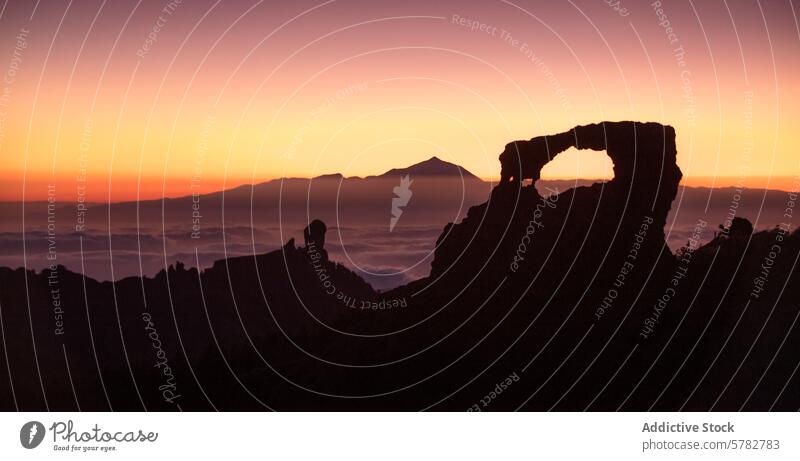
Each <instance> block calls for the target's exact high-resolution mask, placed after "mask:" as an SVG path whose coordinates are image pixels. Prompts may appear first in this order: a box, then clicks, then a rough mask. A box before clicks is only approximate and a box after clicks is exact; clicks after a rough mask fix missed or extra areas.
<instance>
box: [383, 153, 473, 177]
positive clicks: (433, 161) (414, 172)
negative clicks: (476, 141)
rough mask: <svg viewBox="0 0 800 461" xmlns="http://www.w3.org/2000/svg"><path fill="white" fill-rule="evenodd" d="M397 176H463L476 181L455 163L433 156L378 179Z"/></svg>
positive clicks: (394, 170) (387, 173) (396, 169)
mask: <svg viewBox="0 0 800 461" xmlns="http://www.w3.org/2000/svg"><path fill="white" fill-rule="evenodd" d="M398 175H400V176H405V175H410V176H411V177H412V178H413V177H415V176H463V177H464V178H476V179H477V176H475V175H474V174H472V173H470V172H469V171H467V170H466V169H464V168H463V167H461V166H459V165H456V164H455V163H450V162H446V161H444V160H442V159H440V158H439V157H437V156H435V155H434V156H433V157H431V158H429V159H428V160H425V161H422V162H419V163H415V164H413V165H411V166H408V167H405V168H392V169H391V170H389V171H387V172H386V173H383V174H382V175H380V176H379V177H387V176H392V177H393V176H398Z"/></svg>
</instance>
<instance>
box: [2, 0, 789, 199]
mask: <svg viewBox="0 0 800 461" xmlns="http://www.w3.org/2000/svg"><path fill="white" fill-rule="evenodd" d="M76 3H78V2H75V3H73V4H72V6H71V7H70V8H69V9H67V2H59V1H52V2H41V4H40V5H39V6H38V8H37V10H36V11H35V12H33V11H32V5H29V4H27V3H24V2H18V3H15V4H11V5H8V6H7V7H6V8H4V10H3V11H2V15H0V72H2V73H3V79H2V80H0V153H1V154H2V156H3V159H4V167H3V169H2V172H0V200H19V199H22V198H24V199H26V200H37V199H42V198H45V197H46V196H47V186H48V185H50V184H52V185H55V186H56V190H57V194H58V196H59V199H60V200H74V199H75V198H76V196H77V195H78V194H84V196H85V197H86V198H87V199H88V200H92V201H106V200H112V201H117V200H129V199H135V198H137V197H139V198H142V199H144V198H156V197H161V196H162V195H167V196H176V195H184V194H190V193H192V192H209V191H213V190H219V189H221V188H223V187H233V186H236V185H239V184H242V183H249V182H261V181H265V180H269V179H272V178H276V177H280V176H316V175H320V174H326V173H333V172H340V173H342V174H344V175H346V176H354V175H357V176H364V175H369V174H378V173H381V172H383V171H385V170H388V169H390V168H393V167H399V166H407V165H409V164H412V163H415V162H418V161H422V160H425V159H427V158H429V157H431V156H432V155H436V156H438V157H440V158H442V159H445V160H448V161H451V162H454V163H458V164H460V165H462V166H464V167H465V168H467V169H468V170H470V171H472V172H473V173H475V174H477V175H478V176H481V177H484V178H496V177H497V174H498V169H499V165H498V162H497V156H498V155H499V153H500V151H502V149H503V146H504V145H505V144H506V143H507V142H509V141H510V140H514V139H527V138H530V137H533V136H537V135H540V134H546V133H552V132H559V131H563V130H566V129H568V128H570V127H572V126H574V125H576V124H582V123H589V122H596V121H600V120H622V119H636V120H643V121H644V120H647V121H659V122H662V123H667V124H670V125H673V126H674V127H675V128H676V130H677V133H678V151H679V153H678V162H679V165H680V167H681V168H682V170H683V172H684V176H685V183H686V184H689V185H712V184H714V185H718V186H719V185H732V184H736V183H737V182H741V183H742V184H744V185H745V186H748V187H763V186H765V185H767V184H768V185H769V186H770V187H773V188H783V189H789V188H791V185H792V181H793V179H792V178H794V177H796V176H797V175H798V174H800V166H799V164H798V161H799V160H800V156H798V155H797V152H798V147H800V134H799V133H798V130H797V122H798V119H799V118H798V115H799V114H798V110H800V109H798V105H797V104H796V101H798V100H800V88H799V87H798V85H797V82H799V81H800V68H799V67H800V60H798V59H796V58H797V56H800V35H799V34H798V30H797V27H796V24H797V23H796V20H795V18H794V11H793V10H792V9H791V8H790V5H789V3H785V2H762V4H761V6H760V7H759V5H758V4H750V3H749V2H747V3H745V2H728V6H729V8H730V10H727V9H726V8H725V4H722V5H708V4H705V2H694V3H693V4H690V3H686V4H684V3H682V2H680V3H678V2H663V3H666V4H665V5H664V6H663V11H662V12H661V13H660V14H661V15H662V18H659V13H657V12H656V11H655V9H654V8H653V7H652V6H651V4H648V3H635V2H630V1H629V2H623V3H625V4H626V6H627V8H628V10H629V11H628V15H627V16H623V15H620V14H619V13H618V12H616V11H614V10H613V9H612V8H611V7H608V6H607V5H606V4H604V3H603V2H600V1H582V2H575V3H574V5H570V4H569V3H566V4H562V5H561V6H559V7H557V8H556V7H554V6H553V4H552V3H550V2H547V3H543V2H503V1H498V2H481V3H480V4H479V5H463V4H461V2H418V1H408V2H401V4H399V5H384V4H381V5H375V4H373V3H361V2H346V1H341V2H340V1H335V2H330V3H327V4H321V6H320V4H317V3H305V2H292V3H291V4H290V5H284V6H280V7H277V6H275V5H273V4H272V2H263V3H258V2H256V1H253V2H225V3H224V5H217V6H216V7H215V6H214V2H209V1H199V2H191V3H188V2H183V3H181V4H180V5H179V6H178V7H177V8H176V9H174V11H171V12H170V13H165V12H163V11H161V10H162V8H164V5H166V4H167V3H168V2H167V1H165V2H144V3H149V4H148V5H142V6H141V7H140V8H139V9H137V10H135V11H134V5H135V2H114V4H113V5H108V4H106V5H105V7H104V8H103V9H102V10H101V9H100V4H101V2H80V3H79V4H77V5H76ZM32 13H33V15H32V16H31V14H32ZM298 15H299V16H298ZM664 15H666V19H668V20H669V21H670V27H672V31H671V32H672V33H673V34H674V35H672V36H670V35H668V32H667V30H666V29H665V27H664V26H663V25H660V24H659V23H662V24H665V23H664V17H663V16H664ZM159 17H161V19H159ZM293 18H294V19H293ZM462 18H464V19H463V20H461V19H462ZM468 21H471V22H468ZM158 24H161V27H160V29H159V30H158V31H156V32H155V33H154V27H158ZM473 24H475V26H474V27H475V30H473V29H472V27H473ZM481 29H483V30H481ZM492 31H494V33H493V32H492ZM503 31H505V33H503ZM148 34H151V35H150V37H151V38H155V40H154V41H152V43H151V44H150V45H148V42H147V40H148ZM152 34H154V35H152ZM20 37H21V38H20ZM670 40H673V43H670ZM148 46H149V48H148ZM145 48H147V49H146V50H145ZM680 50H682V52H681V51H680ZM607 170H608V161H607V159H606V158H604V157H603V155H602V154H590V153H583V152H582V153H581V154H577V153H567V154H564V155H563V156H561V157H559V159H557V160H556V161H555V162H553V164H551V165H549V166H548V168H547V169H546V171H545V172H544V173H545V174H544V176H545V177H554V178H556V177H557V178H567V177H575V176H580V177H590V178H595V177H602V176H603V175H604V173H605V172H607ZM109 185H110V187H109Z"/></svg>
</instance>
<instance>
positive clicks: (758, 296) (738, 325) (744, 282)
mask: <svg viewBox="0 0 800 461" xmlns="http://www.w3.org/2000/svg"><path fill="white" fill-rule="evenodd" d="M568 147H578V148H581V149H582V148H590V149H595V150H605V151H606V153H607V154H608V155H609V157H611V159H612V161H613V162H614V172H615V178H614V179H613V180H611V181H609V182H606V183H601V184H594V185H592V186H589V187H577V188H573V189H568V190H551V191H549V193H547V194H545V195H544V196H542V195H540V194H539V193H538V192H537V191H536V189H535V188H534V187H532V186H527V187H522V185H521V184H520V181H521V180H522V179H534V180H535V179H537V178H538V175H539V171H540V170H541V168H542V167H543V166H544V165H545V164H546V163H547V161H549V160H550V159H552V158H553V157H554V156H555V155H557V154H558V153H559V152H561V151H563V150H564V149H566V148H568ZM501 167H502V168H501V176H502V181H501V184H499V185H498V186H497V187H496V188H495V190H494V191H493V193H492V195H491V197H490V199H489V200H488V201H487V202H486V203H484V204H481V205H479V206H475V207H473V208H471V209H470V210H469V213H468V215H467V217H466V218H465V219H463V220H462V221H461V222H459V223H450V224H448V225H446V226H445V227H444V229H443V232H442V234H441V236H440V237H439V240H438V242H437V249H436V253H435V259H434V262H433V263H432V267H431V274H430V276H429V277H426V278H424V279H421V280H417V281H415V282H412V283H410V284H408V285H405V286H403V287H400V288H397V289H394V290H392V291H389V292H384V293H378V292H376V291H374V290H373V289H372V288H371V287H370V286H369V285H367V284H366V283H365V282H364V281H363V280H361V279H360V278H359V277H357V276H356V275H355V274H354V273H353V272H351V271H350V270H348V269H347V268H345V267H344V266H342V265H340V264H338V263H336V262H335V261H331V260H329V258H328V256H327V253H326V251H325V248H324V245H325V233H326V231H327V227H326V226H325V224H324V223H322V222H321V221H315V222H312V223H310V224H309V227H308V228H307V229H306V231H305V232H304V236H305V246H303V247H297V246H295V243H294V241H293V240H292V241H289V242H287V244H286V245H285V246H284V247H283V248H282V249H281V250H278V251H275V252H271V253H267V254H260V255H254V256H247V257H239V258H229V259H226V260H220V261H217V263H216V264H214V266H213V267H211V268H208V269H206V270H203V271H202V272H198V271H197V270H196V269H188V270H187V269H186V268H185V267H184V266H183V265H182V264H176V265H175V267H170V268H169V270H166V271H162V272H161V273H159V274H158V275H157V276H156V277H155V278H138V277H132V278H128V279H124V280H120V281H118V282H116V283H98V282H95V281H93V280H91V279H84V278H83V277H82V276H81V275H79V274H75V273H73V272H70V271H68V270H66V268H63V267H57V268H56V270H55V271H49V270H47V271H43V272H41V273H34V272H31V271H25V270H23V269H16V270H12V269H7V268H3V269H0V287H2V292H0V312H2V317H1V318H0V319H1V320H2V327H3V332H4V337H3V343H2V346H3V353H2V354H0V360H2V363H1V364H0V368H3V369H6V370H7V371H8V376H10V379H8V380H6V379H0V399H1V400H0V408H2V409H5V410H13V409H23V410H44V409H50V410H74V409H77V408H78V405H80V408H81V409H82V410H109V409H112V408H113V409H114V410H141V409H143V408H147V409H148V410H177V409H178V406H180V409H183V410H211V409H218V410H257V409H278V410H418V409H433V410H468V409H472V410H481V411H491V410H515V409H521V410H584V409H588V410H617V409H619V410H649V409H653V410H680V409H682V410H739V409H744V410H770V409H771V410H792V411H794V410H797V408H798V407H800V382H799V381H800V376H798V373H797V369H798V363H800V332H798V328H797V318H798V313H800V309H799V308H798V305H797V303H796V300H797V299H798V298H799V296H798V295H800V293H798V291H800V289H799V287H800V283H798V282H799V280H798V277H799V276H800V274H798V270H797V265H796V263H797V259H798V255H800V234H799V233H798V231H796V230H795V231H793V232H790V230H789V227H788V225H787V224H786V223H776V224H780V226H778V227H776V228H775V229H773V230H770V231H766V232H764V231H762V232H755V233H753V231H752V225H751V224H750V223H749V222H746V221H744V220H737V221H735V222H734V225H732V226H731V228H730V229H723V231H724V232H721V233H720V235H719V236H717V237H716V238H715V239H713V240H712V241H711V242H710V243H708V244H707V245H704V246H698V245H697V244H696V242H695V241H694V240H695V239H694V238H693V239H690V241H689V242H687V247H686V248H684V249H682V250H681V251H679V252H678V254H672V253H671V252H670V251H669V249H668V248H667V247H666V245H665V243H664V242H665V231H666V232H668V231H669V223H668V222H667V221H666V217H667V213H668V212H669V210H670V206H674V205H673V201H674V200H675V198H676V197H675V195H676V191H677V186H678V182H679V180H680V177H681V173H680V169H679V168H678V166H677V164H676V152H675V132H674V130H673V129H672V128H671V127H668V126H662V125H659V124H655V123H638V122H614V123H612V122H604V123H600V124H596V125H588V126H583V127H576V128H574V129H573V130H570V131H567V132H565V133H561V134H557V135H553V136H544V137H539V138H534V139H532V140H530V141H517V142H514V143H511V144H509V145H507V146H506V149H505V151H504V152H503V153H502V155H501ZM740 218H741V217H740ZM716 224H717V223H705V222H703V221H698V223H697V227H696V235H699V234H700V233H701V232H703V231H705V230H707V229H709V228H713V227H715V226H716ZM748 226H749V227H748ZM709 232H710V230H709ZM693 237H694V236H693ZM776 245H777V247H776ZM53 280H55V281H56V282H55V283H53ZM54 287H57V288H58V290H59V291H58V309H59V310H60V315H61V317H60V319H57V318H56V317H55V316H56V315H58V314H57V313H56V307H55V306H54V295H53V288H54ZM84 287H85V289H84ZM57 322H62V323H61V324H60V327H59V326H57ZM58 328H60V330H57V329H58ZM59 332H60V333H59ZM57 333H58V334H57ZM6 357H7V359H6ZM167 367H168V368H169V373H167ZM12 384H13V388H12ZM73 388H74V392H73ZM498 389H499V391H498Z"/></svg>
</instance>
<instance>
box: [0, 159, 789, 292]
mask: <svg viewBox="0 0 800 461" xmlns="http://www.w3.org/2000/svg"><path fill="white" fill-rule="evenodd" d="M403 176H408V177H409V178H410V179H411V180H413V183H412V184H411V186H410V190H411V192H412V195H411V197H410V200H409V202H408V204H407V205H406V206H405V207H404V208H403V210H402V215H401V216H400V218H399V219H398V221H397V225H396V227H395V228H394V229H393V230H392V231H391V232H390V229H389V220H390V218H391V208H392V198H393V197H394V196H395V195H394V192H393V189H394V188H395V187H396V186H398V185H399V184H400V178H402V177H403ZM597 182H602V181H601V180H591V179H575V180H539V181H538V182H537V184H536V187H537V188H538V189H539V190H540V191H541V192H542V193H545V192H544V191H545V188H546V187H549V188H550V189H554V190H559V191H565V190H568V189H570V188H574V187H586V186H591V185H592V184H594V183H597ZM493 186H494V183H492V182H487V181H484V180H482V179H480V178H478V177H477V176H475V175H474V174H472V173H471V172H469V171H468V170H466V169H465V168H463V167H461V166H459V165H457V164H454V163H450V162H446V161H444V160H441V159H440V158H438V157H437V156H432V157H431V158H429V159H428V160H425V161H422V162H419V163H416V164H413V165H410V166H407V167H404V168H393V169H390V170H388V171H386V172H385V173H383V174H380V175H375V176H367V177H363V178H362V177H344V176H342V175H341V174H338V173H337V174H326V175H322V176H317V177H314V178H280V179H274V180H270V181H266V182H263V183H259V184H255V185H242V186H238V187H235V188H232V189H228V190H225V191H219V192H213V193H208V194H202V195H200V196H197V197H193V196H185V197H177V198H165V199H163V200H144V201H140V202H119V203H112V204H111V205H107V204H92V205H89V206H87V210H86V211H85V217H86V228H85V230H84V232H83V234H80V233H78V232H76V231H75V224H76V220H75V216H76V207H75V204H74V203H65V202H61V203H58V204H57V205H56V208H55V215H56V217H57V219H56V226H57V228H56V235H57V239H56V241H57V249H58V254H59V257H60V258H61V259H60V261H61V262H63V264H65V265H66V266H67V267H69V268H70V269H72V270H75V271H79V272H81V271H82V272H85V273H86V274H87V275H90V276H92V277H94V278H97V279H98V280H110V279H112V278H114V279H119V278H122V277H126V276H131V275H139V274H140V270H141V271H142V273H144V274H145V275H148V274H150V275H152V274H155V273H156V272H158V271H159V270H160V269H163V268H164V267H165V266H166V265H168V264H170V263H173V262H175V261H176V260H180V261H184V262H186V264H188V265H190V266H193V265H196V264H197V262H198V261H199V263H200V265H201V267H207V266H208V265H210V264H212V263H213V262H214V261H215V260H217V259H220V258H224V257H228V256H240V255H246V254H253V253H254V252H256V253H258V252H264V251H268V250H271V249H274V248H279V247H280V246H281V245H283V243H285V241H286V239H288V238H291V237H294V238H300V237H301V232H300V231H301V230H302V229H303V227H305V226H306V225H307V224H308V222H309V221H310V220H311V219H315V218H318V219H322V220H323V221H325V222H326V223H328V225H329V227H330V231H329V232H330V236H329V244H328V251H329V252H330V253H331V257H332V258H333V259H335V260H338V261H341V262H342V263H344V264H345V265H347V266H349V267H350V268H351V269H353V270H355V271H356V273H358V274H359V275H360V276H362V277H363V278H364V279H365V280H367V281H368V282H370V283H371V284H372V285H373V286H374V287H375V288H379V289H386V288H391V287H394V286H397V285H399V284H402V283H405V282H408V281H409V280H413V279H416V278H420V277H423V276H425V275H427V274H428V271H429V269H430V260H431V257H432V251H433V248H434V247H435V244H436V239H437V237H438V236H439V234H440V232H441V230H442V228H443V226H444V225H446V224H447V223H449V222H458V221H459V220H460V219H461V218H463V217H464V216H465V214H466V211H467V210H468V209H469V207H470V206H473V205H476V204H479V203H482V202H484V201H486V199H487V198H488V197H489V194H490V192H491V189H492V187H493ZM785 203H786V193H785V192H782V191H774V190H766V191H765V190H759V189H744V190H743V191H737V190H736V189H733V188H722V189H710V188H703V187H679V189H678V193H677V196H676V198H675V201H674V203H673V206H672V209H671V211H670V214H669V217H668V219H667V226H666V229H665V232H666V237H667V242H668V243H669V245H670V246H671V247H672V249H673V250H675V249H677V248H679V247H680V246H682V245H683V244H685V243H686V240H687V238H688V237H689V236H690V235H691V233H692V229H693V228H694V226H695V224H696V223H697V221H698V220H699V219H703V220H705V221H707V222H708V223H709V224H710V225H709V226H708V228H707V230H706V231H705V232H704V233H703V235H702V236H701V237H702V239H703V241H708V240H710V239H711V238H712V237H713V230H715V229H716V225H717V224H720V223H723V222H724V221H725V220H726V219H728V217H729V216H731V214H732V213H733V215H737V216H749V217H751V220H752V221H753V223H754V225H755V227H756V228H757V229H767V228H771V227H773V226H774V225H775V224H776V223H778V222H780V221H781V218H782V215H783V210H784V208H785ZM21 210H22V206H21V204H20V203H18V202H5V203H0V212H2V214H3V216H4V217H6V219H5V220H4V222H3V223H0V249H2V252H0V265H2V266H9V267H17V266H22V265H23V255H22V247H23V245H22V236H21V233H20V229H21ZM25 210H26V220H25V222H26V226H27V228H28V230H27V231H26V232H28V234H27V239H26V248H27V257H26V258H25V259H26V260H27V264H28V267H32V268H37V269H42V268H45V267H48V266H49V264H50V261H49V260H48V259H47V252H48V247H47V236H46V235H45V234H46V233H44V232H43V231H42V226H41V223H43V222H46V221H47V203H46V202H28V203H26V206H25ZM223 216H224V220H223ZM109 223H111V225H110V226H109ZM109 235H110V236H111V239H110V241H109ZM81 236H82V237H83V241H82V242H81V241H80V239H79V237H81ZM81 246H83V256H84V257H83V261H81V260H80V252H81ZM112 262H113V271H112V267H111V264H112ZM112 272H113V277H112Z"/></svg>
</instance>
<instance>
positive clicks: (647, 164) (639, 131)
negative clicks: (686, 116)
mask: <svg viewBox="0 0 800 461" xmlns="http://www.w3.org/2000/svg"><path fill="white" fill-rule="evenodd" d="M570 147H575V148H576V149H592V150H596V151H605V152H606V154H607V155H608V156H609V158H611V161H612V162H613V163H614V179H613V180H612V181H614V182H617V183H622V182H633V181H635V182H637V183H638V182H640V181H641V180H648V181H650V180H653V179H659V178H664V179H667V181H666V184H672V183H675V184H677V181H679V180H680V177H681V174H680V170H679V169H678V167H677V164H676V155H677V153H676V148H675V130H674V129H673V128H672V127H671V126H667V125H661V124H660V123H643V122H630V121H626V122H602V123H596V124H591V125H583V126H576V127H575V128H573V129H571V130H569V131H565V132H563V133H559V134H555V135H546V136H538V137H535V138H533V139H530V140H528V141H514V142H511V143H508V144H506V147H505V150H504V151H503V153H502V154H500V164H501V172H500V184H501V185H518V184H519V183H520V182H521V181H523V180H525V179H530V180H532V181H533V182H534V183H535V182H536V181H537V180H538V179H539V178H540V175H541V170H542V168H543V167H544V166H545V165H547V164H548V163H549V162H550V161H551V160H553V159H554V158H555V157H556V156H557V155H558V154H560V153H561V152H564V151H565V150H567V149H569V148H570Z"/></svg>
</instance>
